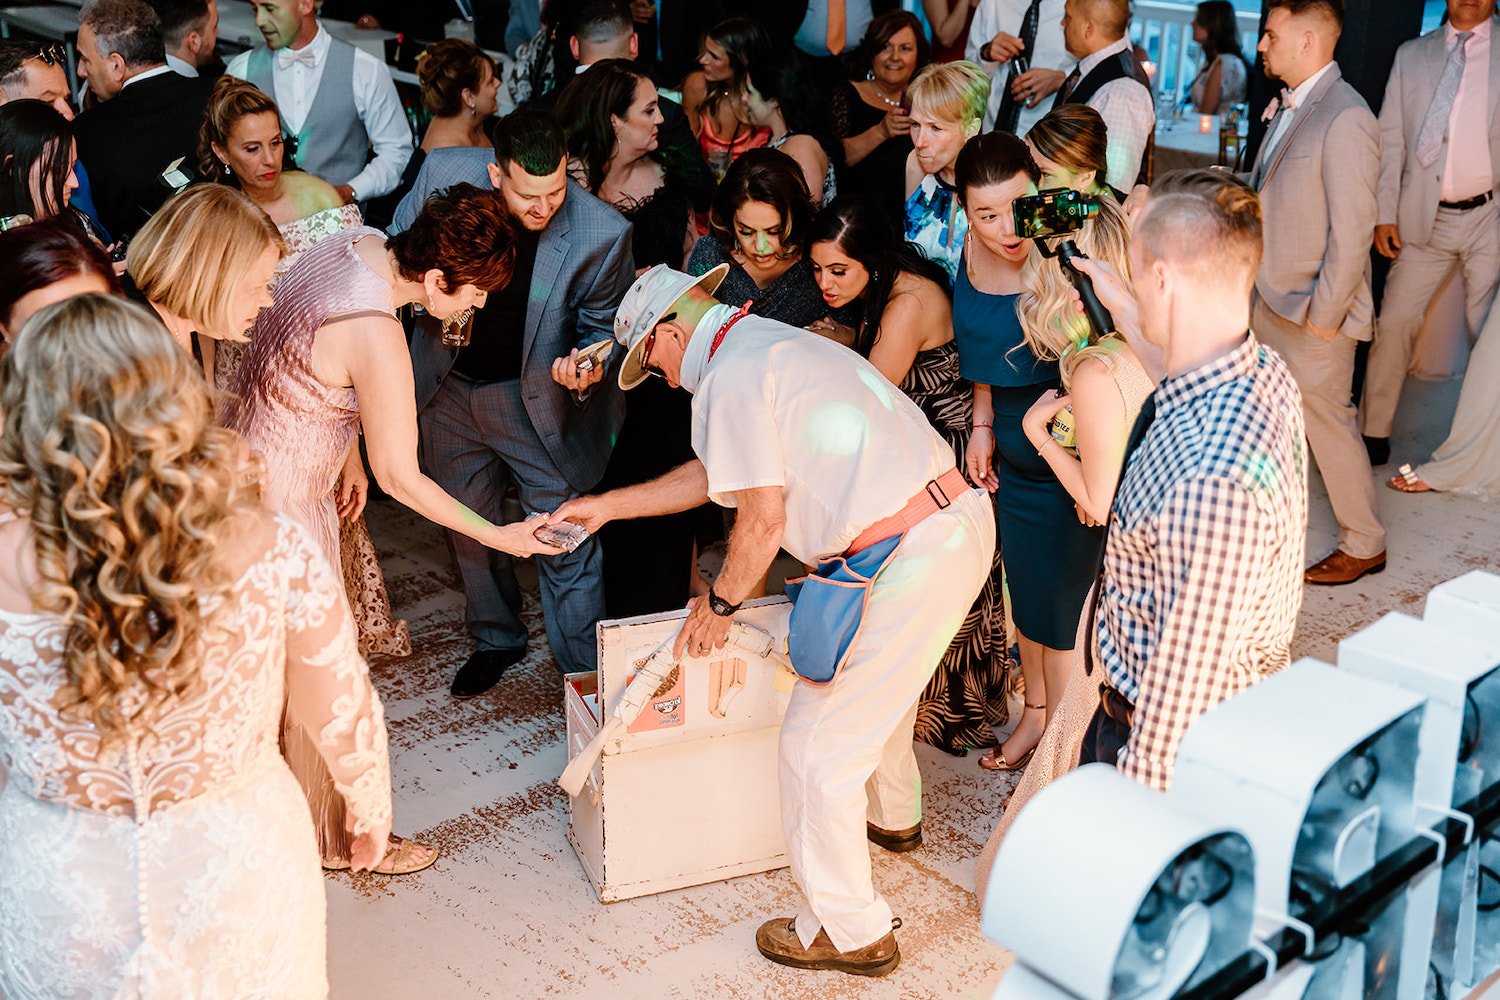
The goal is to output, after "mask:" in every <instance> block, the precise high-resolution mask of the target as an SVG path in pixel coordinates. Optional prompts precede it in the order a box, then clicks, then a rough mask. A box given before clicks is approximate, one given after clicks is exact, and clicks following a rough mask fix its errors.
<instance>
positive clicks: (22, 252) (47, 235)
mask: <svg viewBox="0 0 1500 1000" xmlns="http://www.w3.org/2000/svg"><path fill="white" fill-rule="evenodd" d="M90 292H95V293H98V294H101V295H118V294H120V282H119V279H117V278H116V277H115V271H114V268H113V267H111V266H110V263H109V258H108V257H106V256H104V251H102V250H100V249H99V247H98V245H97V244H95V243H94V241H93V240H91V239H89V238H88V237H87V236H86V235H85V234H84V232H83V230H82V229H80V228H79V227H78V225H77V224H76V223H74V222H73V221H72V220H71V219H69V218H68V217H67V216H58V217H55V218H51V219H46V220H43V221H42V222H33V223H31V224H30V225H26V226H21V227H20V228H19V229H12V230H10V231H8V232H5V233H0V337H4V339H5V340H6V341H7V342H9V341H12V340H14V339H15V337H16V331H17V330H19V329H20V328H21V324H22V323H25V322H26V320H27V319H29V318H30V317H31V315H32V314H33V313H36V312H39V311H40V310H41V309H43V308H45V307H46V306H50V305H52V304H53V303H54V302H61V301H62V300H63V299H70V298H72V297H73V296H75V295H85V294H88V293H90Z"/></svg>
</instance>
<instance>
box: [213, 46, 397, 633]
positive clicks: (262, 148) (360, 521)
mask: <svg viewBox="0 0 1500 1000" xmlns="http://www.w3.org/2000/svg"><path fill="white" fill-rule="evenodd" d="M283 146H284V143H283V140H282V136H281V115H280V112H279V111H278V110H277V108H276V102H275V101H273V100H271V98H270V97H268V96H266V95H265V94H264V93H262V92H261V91H260V90H259V89H257V88H256V86H255V85H254V84H251V83H246V82H245V81H243V80H236V79H234V78H233V77H228V76H226V77H223V78H221V79H220V80H219V82H218V83H217V84H215V85H214V91H213V95H212V96H211V97H210V98H209V100H208V106H207V107H206V108H205V109H204V115H203V126H202V127H201V128H200V129H199V131H198V171H199V174H200V176H203V177H212V178H215V179H216V180H217V181H218V182H219V183H220V184H222V185H224V186H226V187H230V188H238V189H239V190H240V191H242V192H244V194H245V196H246V197H248V198H249V199H250V200H251V201H253V202H255V204H256V205H258V206H259V207H260V208H261V209H263V210H264V211H265V213H266V214H267V215H269V216H270V217H271V221H272V222H274V223H275V224H276V228H277V229H278V230H280V232H281V239H282V241H283V243H284V244H285V246H286V253H285V255H284V256H283V257H282V259H281V264H280V266H279V267H277V269H276V271H277V274H284V273H285V272H286V271H288V270H290V269H291V266H292V264H293V263H295V262H296V260H297V258H298V257H299V256H301V254H302V252H303V251H304V250H307V249H308V248H309V247H311V246H313V245H314V244H315V243H317V242H318V241H320V240H322V239H324V238H325V237H328V236H332V235H333V234H335V233H340V232H343V231H344V230H346V229H351V228H353V227H355V226H360V225H363V224H364V220H363V219H362V218H361V217H360V214H359V206H358V205H345V204H344V203H343V199H342V198H340V197H339V193H338V192H337V191H335V190H334V187H333V185H332V184H329V183H328V182H327V181H325V180H323V179H322V178H319V177H314V176H313V175H312V174H309V173H307V172H306V171H303V170H285V169H283V152H284V149H283ZM244 354H245V345H244V344H242V343H236V342H232V341H226V342H224V343H221V344H219V345H218V350H217V352H216V353H215V359H214V371H213V376H214V377H213V381H214V384H215V385H217V386H218V387H219V388H220V389H227V388H228V387H229V386H231V385H233V384H234V379H235V375H236V373H237V372H238V371H239V367H240V361H241V359H242V358H243V357H244ZM343 485H344V486H345V487H346V488H347V494H344V493H342V492H341V495H346V497H347V500H346V502H345V503H342V504H340V510H339V514H340V517H339V558H340V560H341V564H340V566H339V568H340V569H341V570H342V571H343V577H344V591H345V593H347V594H348V596H349V607H350V610H351V611H353V612H354V623H355V625H356V626H357V627H358V631H359V652H360V654H361V655H362V656H371V655H380V656H394V657H400V656H410V655H411V637H410V635H409V634H408V632H407V628H406V622H404V621H402V620H400V619H399V618H396V617H395V616H394V615H393V614H392V613H391V601H390V598H389V597H388V596H386V590H385V576H384V574H382V573H381V571H380V560H379V558H378V556H377V555H376V553H375V544H374V543H373V542H372V541H371V540H370V531H369V529H368V528H367V527H366V526H365V518H364V511H363V505H364V497H365V493H366V490H367V489H368V480H367V479H366V478H365V469H364V460H363V459H362V458H360V455H359V447H358V443H357V442H356V444H355V446H354V447H353V448H351V449H350V452H349V456H348V462H347V464H346V466H345V469H344V480H343Z"/></svg>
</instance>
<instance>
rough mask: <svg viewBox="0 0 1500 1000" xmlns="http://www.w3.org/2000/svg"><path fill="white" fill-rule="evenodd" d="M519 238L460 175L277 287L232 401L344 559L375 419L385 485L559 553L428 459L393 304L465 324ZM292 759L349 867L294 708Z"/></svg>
mask: <svg viewBox="0 0 1500 1000" xmlns="http://www.w3.org/2000/svg"><path fill="white" fill-rule="evenodd" d="M514 262H515V236H514V234H513V232H512V229H511V223H510V221H509V217H508V215H507V212H506V209H505V207H504V205H503V204H502V203H501V201H500V199H498V198H496V197H495V195H494V192H492V191H481V190H479V189H478V188H476V187H473V186H472V185H468V184H460V185H458V186H456V187H453V188H450V189H449V190H447V191H444V192H441V193H439V194H437V195H434V196H433V197H432V198H431V199H429V200H428V202H427V204H426V206H425V208H424V209H423V211H422V214H421V215H420V216H418V217H417V220H416V222H414V223H413V224H412V227H411V228H410V229H408V230H406V231H405V232H403V233H401V234H399V235H397V236H393V237H390V238H389V240H387V239H386V237H385V236H384V235H383V234H382V233H380V232H379V231H378V230H374V229H368V228H364V227H359V228H354V229H347V230H345V231H343V232H341V233H336V234H334V235H332V236H329V237H328V238H326V239H324V240H323V241H322V242H320V243H318V244H317V245H315V246H314V247H312V248H311V249H309V250H307V251H306V252H305V253H303V254H302V255H301V256H300V257H299V258H297V262H296V263H295V264H293V265H292V267H291V269H290V270H289V271H287V272H286V273H285V274H284V275H282V277H281V278H280V279H279V280H278V281H277V282H276V287H275V289H274V292H273V299H274V302H273V304H272V306H271V308H269V309H267V310H265V311H264V312H263V313H261V315H260V318H259V320H257V321H256V324H255V329H254V332H253V333H252V334H251V337H250V345H249V348H248V349H247V350H246V352H245V356H244V359H243V360H242V361H241V362H240V367H239V370H238V371H237V372H236V373H235V381H234V384H233V385H231V386H230V387H229V389H230V394H229V395H228V396H226V398H225V401H224V403H223V406H222V408H221V413H220V417H221V422H222V423H223V424H224V425H225V426H226V427H229V428H231V429H233V430H236V431H239V432H240V434H241V435H243V436H244V438H245V440H246V441H247V442H248V443H249V445H250V447H251V449H252V450H254V451H255V452H257V453H258V454H259V455H260V456H261V458H262V460H263V461H264V463H265V475H264V477H263V479H262V483H263V490H264V499H265V503H266V506H267V507H269V508H270V509H272V510H274V511H277V512H279V513H284V514H287V515H290V516H291V517H293V518H295V519H297V520H299V521H301V522H302V523H303V524H304V525H306V526H307V527H308V528H309V529H310V530H311V532H312V535H313V538H314V539H315V540H316V541H317V542H318V544H319V545H320V546H321V548H322V549H323V552H324V554H325V555H326V556H327V557H328V561H329V562H331V563H332V564H333V565H335V566H337V565H338V564H339V549H338V544H339V531H338V520H339V515H340V513H345V514H348V513H349V512H350V511H354V510H357V509H359V508H363V506H364V501H365V496H364V490H365V483H364V475H363V470H362V469H361V470H359V472H358V474H356V473H355V472H354V470H352V469H349V468H347V466H348V465H349V464H351V463H350V462H349V461H347V460H349V458H350V456H351V453H352V454H355V455H357V452H352V450H351V445H353V443H354V437H355V435H356V434H357V433H358V432H359V429H360V427H361V425H362V426H363V430H364V435H365V445H366V448H367V450H368V452H369V457H370V467H371V468H372V469H373V470H374V473H375V478H376V480H377V481H378V482H379V483H380V486H381V488H382V489H384V490H385V492H386V493H388V494H389V495H390V496H391V497H393V498H394V499H396V500H398V501H400V502H401V503H403V504H405V505H406V506H408V507H410V508H411V509H412V510H415V511H416V512H417V513H419V514H421V515H422V516H423V517H426V518H428V519H429V520H431V521H434V522H436V523H438V524H440V525H442V526H443V527H445V528H449V529H451V530H453V531H457V532H460V533H462V534H465V535H468V536H469V537H470V538H473V539H475V540H476V541H479V542H482V543H483V544H485V545H488V546H490V547H492V548H496V549H499V550H501V551H502V552H507V553H510V554H511V555H517V556H527V555H532V554H534V553H546V554H554V553H556V552H557V551H558V550H556V549H552V548H549V547H547V546H545V545H542V544H541V543H539V542H538V541H537V540H536V539H535V538H534V537H533V536H532V529H531V528H528V527H526V526H525V524H524V523H516V524H511V525H506V526H503V527H502V526H500V525H495V524H491V523H490V522H489V521H487V520H485V519H484V518H483V517H480V516H479V515H478V514H476V513H474V512H473V511H472V510H469V509H468V508H467V507H465V506H464V505H463V504H461V503H459V502H458V501H457V500H455V499H453V497H451V496H449V495H448V494H447V493H446V492H444V490H443V489H442V487H440V486H438V484H437V483H435V482H433V481H432V480H431V479H429V478H427V476H425V475H423V474H422V471H421V470H420V469H419V468H418V466H417V409H416V395H415V393H414V391H413V389H412V371H411V356H410V354H408V353H407V347H406V338H405V334H404V333H403V332H402V329H401V324H400V323H398V322H397V321H396V317H395V315H394V313H395V311H396V310H397V309H399V308H400V307H402V306H405V305H413V304H416V305H421V306H422V307H423V308H424V309H426V310H427V312H428V313H430V314H431V315H432V316H434V317H435V318H437V319H439V320H441V321H442V322H443V323H444V324H445V327H449V326H451V327H453V328H455V329H459V330H462V329H465V328H466V324H467V320H468V318H469V315H470V313H471V312H472V311H473V310H474V309H476V308H479V307H481V306H483V305H484V302H485V297H486V296H487V295H488V294H489V293H490V292H493V291H498V290H499V289H501V288H504V287H505V285H506V284H507V283H508V282H509V281H510V276H511V270H512V267H513V265H514ZM284 745H285V749H286V757H287V763H288V764H290V765H291V767H292V771H293V773H295V774H296V775H297V777H298V780H299V781H301V782H302V786H303V790H304V791H305V792H307V797H308V803H309V805H310V806H311V807H312V812H313V820H314V823H315V825H316V826H317V828H318V839H319V846H320V847H321V849H322V852H323V865H324V867H325V868H334V869H341V868H347V867H349V851H350V846H351V845H350V835H349V833H348V831H346V830H345V828H344V803H343V799H342V798H341V796H340V795H339V793H338V791H337V790H336V789H335V788H334V786H333V780H332V778H331V777H330V776H329V773H328V769H327V767H326V766H325V765H324V764H323V762H322V758H321V757H320V756H319V755H318V753H317V752H316V734H310V733H308V732H306V731H304V730H303V728H302V727H301V726H300V725H298V722H297V720H296V719H295V718H294V717H293V713H291V712H288V717H287V722H286V730H285V733H284ZM391 845H392V846H391V851H390V853H389V854H388V855H387V856H386V858H385V860H384V861H382V862H381V863H380V864H379V865H377V866H376V867H375V868H374V871H376V872H379V873H381V874H403V873H405V872H410V871H417V870H419V869H422V868H426V867H427V866H428V865H430V864H432V862H433V861H434V860H435V859H436V857H437V854H436V852H435V851H433V850H432V849H431V848H427V847H423V846H421V845H418V844H414V843H413V842H411V841H408V840H401V839H400V838H397V837H392V838H391Z"/></svg>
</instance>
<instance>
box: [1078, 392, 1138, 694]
mask: <svg viewBox="0 0 1500 1000" xmlns="http://www.w3.org/2000/svg"><path fill="white" fill-rule="evenodd" d="M1155 419H1156V393H1155V392H1153V393H1151V395H1149V396H1147V397H1146V401H1145V402H1144V403H1142V404H1141V412H1140V413H1139V414H1138V415H1137V416H1136V418H1135V424H1134V425H1133V426H1132V427H1131V428H1130V437H1128V438H1126V439H1125V458H1124V459H1123V460H1122V461H1121V462H1120V481H1121V482H1122V483H1123V482H1124V481H1125V469H1127V468H1129V467H1130V456H1131V455H1133V454H1134V453H1135V450H1136V449H1137V448H1139V447H1140V445H1141V442H1142V441H1144V440H1145V439H1146V431H1148V430H1149V429H1150V428H1151V421H1153V420H1155ZM1111 513H1113V512H1111ZM1114 523H1115V519H1114V518H1113V517H1111V518H1110V519H1109V520H1108V521H1106V522H1105V523H1104V544H1103V545H1100V546H1099V568H1098V570H1096V571H1095V573H1094V599H1093V600H1092V601H1090V602H1089V623H1088V625H1087V626H1085V628H1084V630H1083V672H1084V673H1085V674H1093V672H1094V633H1095V631H1096V628H1097V624H1098V620H1099V602H1100V601H1102V600H1103V599H1104V553H1105V550H1106V549H1107V548H1108V547H1109V528H1110V525H1112V524H1114Z"/></svg>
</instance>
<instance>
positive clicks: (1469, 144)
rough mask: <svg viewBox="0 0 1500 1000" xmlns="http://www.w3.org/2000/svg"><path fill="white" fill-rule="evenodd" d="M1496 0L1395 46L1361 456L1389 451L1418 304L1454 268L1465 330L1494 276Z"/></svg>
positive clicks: (1499, 94)
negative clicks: (1459, 272)
mask: <svg viewBox="0 0 1500 1000" xmlns="http://www.w3.org/2000/svg"><path fill="white" fill-rule="evenodd" d="M1494 17H1495V0H1448V23H1447V24H1446V25H1443V26H1441V27H1439V28H1438V29H1437V30H1436V31H1431V32H1428V33H1427V34H1425V35H1423V36H1422V37H1421V38H1414V39H1412V40H1411V41H1409V42H1407V43H1406V44H1404V45H1402V46H1401V48H1399V49H1397V50H1396V64H1395V65H1394V66H1393V67H1392V68H1391V79H1390V82H1389V83H1387V84H1386V88H1385V103H1384V104H1382V105H1381V107H1380V146H1381V150H1380V217H1379V221H1380V224H1379V225H1377V226H1376V227H1375V249H1376V250H1378V251H1380V253H1381V254H1383V255H1384V256H1386V257H1389V258H1391V259H1392V260H1393V261H1395V263H1394V264H1392V265H1391V275H1390V278H1389V279H1387V280H1386V283H1385V296H1384V297H1383V298H1382V299H1381V302H1380V322H1379V328H1378V330H1377V332H1376V335H1375V343H1374V344H1373V345H1371V349H1370V366H1369V369H1368V371H1367V372H1366V374H1365V396H1364V402H1363V404H1362V405H1361V407H1360V420H1361V422H1362V427H1361V429H1362V430H1363V431H1364V434H1365V447H1366V448H1368V449H1369V453H1370V460H1371V461H1372V462H1374V463H1375V464H1376V465H1384V464H1385V463H1386V462H1387V461H1388V460H1389V459H1390V454H1391V422H1392V420H1393V419H1394V418H1395V416H1396V404H1397V403H1398V402H1399V401H1400V399H1401V386H1402V385H1403V383H1405V381H1406V373H1407V369H1408V368H1410V366H1411V355H1412V348H1413V346H1414V345H1415V343H1416V339H1417V331H1418V330H1420V329H1421V327H1422V318H1423V316H1424V314H1425V313H1426V312H1427V306H1428V304H1429V303H1430V302H1431V301H1432V297H1433V295H1434V294H1436V293H1437V291H1438V289H1440V288H1442V287H1443V284H1444V283H1445V282H1446V281H1447V280H1448V275H1450V274H1452V273H1453V269H1454V268H1455V267H1462V268H1463V272H1464V288H1465V291H1466V293H1467V298H1468V302H1467V307H1468V308H1467V310H1466V311H1467V314H1468V321H1469V331H1470V334H1471V335H1473V334H1477V333H1478V332H1479V329H1480V327H1481V326H1483V325H1484V317H1485V316H1486V315H1487V314H1488V313H1489V309H1490V303H1491V302H1493V301H1494V298H1495V286H1496V281H1497V280H1500V205H1497V203H1496V196H1497V194H1500V183H1497V182H1500V173H1497V168H1500V46H1497V45H1495V44H1494V43H1493V42H1492V40H1491V37H1492V35H1493V34H1494Z"/></svg>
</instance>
